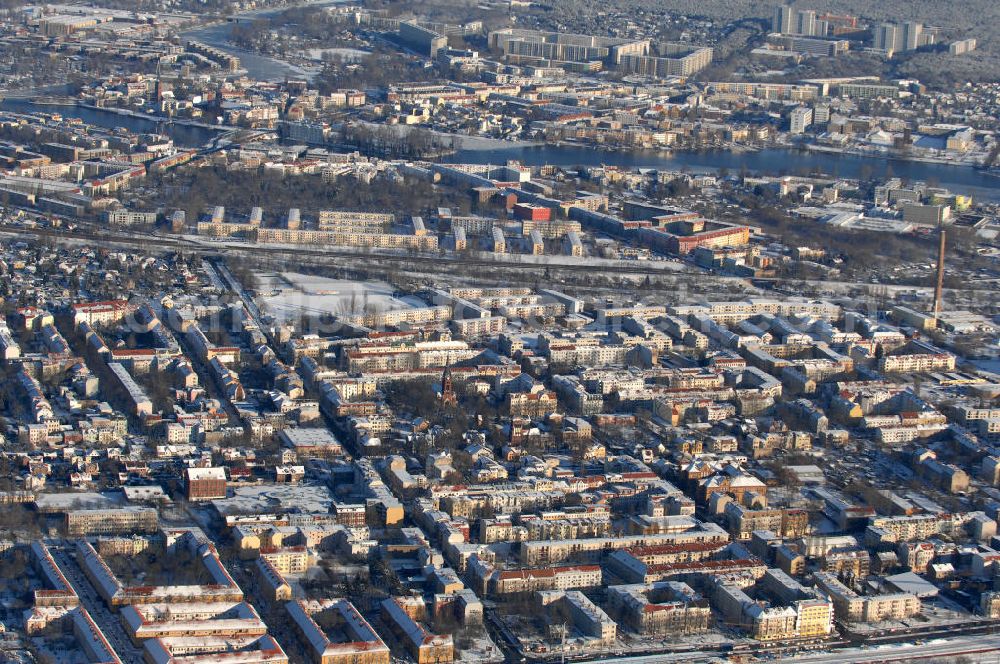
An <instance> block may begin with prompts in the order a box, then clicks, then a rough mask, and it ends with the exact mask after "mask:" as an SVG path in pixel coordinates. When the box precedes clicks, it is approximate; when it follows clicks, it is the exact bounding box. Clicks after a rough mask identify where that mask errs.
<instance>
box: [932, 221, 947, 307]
mask: <svg viewBox="0 0 1000 664" xmlns="http://www.w3.org/2000/svg"><path fill="white" fill-rule="evenodd" d="M944 243H945V232H944V224H941V225H940V226H939V227H938V259H937V284H936V285H935V286H934V323H935V325H936V324H937V317H938V314H940V313H941V294H942V291H943V290H944Z"/></svg>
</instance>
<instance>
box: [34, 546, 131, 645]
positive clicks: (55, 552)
mask: <svg viewBox="0 0 1000 664" xmlns="http://www.w3.org/2000/svg"><path fill="white" fill-rule="evenodd" d="M49 551H51V553H52V558H53V560H55V561H56V564H57V565H58V566H59V569H60V570H61V571H62V573H63V575H65V577H66V580H67V581H69V584H70V585H71V586H73V590H74V591H75V592H76V594H77V595H78V596H79V597H80V604H82V605H83V607H84V608H85V609H87V612H88V613H89V614H90V617H91V618H93V619H94V622H95V623H97V626H98V627H100V628H101V631H102V632H104V636H105V638H106V639H107V640H108V642H109V643H110V644H111V647H112V648H114V649H115V652H116V653H118V656H119V657H120V658H121V660H122V661H123V662H125V664H141V662H142V661H143V657H142V650H141V649H139V648H136V647H135V646H134V645H133V644H132V641H131V640H129V638H128V635H127V634H125V630H124V629H123V628H122V625H121V622H119V620H118V617H117V616H116V615H114V614H113V613H112V612H111V611H110V609H108V607H107V606H106V605H105V603H104V600H103V599H102V598H101V597H100V596H99V595H98V594H97V591H96V590H94V587H93V586H91V585H90V582H89V581H88V580H87V578H86V576H85V575H84V573H83V570H82V569H80V566H79V565H78V564H77V562H76V557H75V556H74V555H73V554H71V553H67V552H66V550H65V549H63V548H61V547H56V546H52V545H50V546H49Z"/></svg>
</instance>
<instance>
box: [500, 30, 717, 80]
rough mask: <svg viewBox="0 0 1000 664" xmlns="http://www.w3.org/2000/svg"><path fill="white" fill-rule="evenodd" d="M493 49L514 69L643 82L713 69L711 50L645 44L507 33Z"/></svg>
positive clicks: (540, 33)
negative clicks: (615, 75) (555, 69)
mask: <svg viewBox="0 0 1000 664" xmlns="http://www.w3.org/2000/svg"><path fill="white" fill-rule="evenodd" d="M489 44H490V47H491V48H495V49H499V50H500V51H502V52H503V54H504V57H505V58H506V60H507V61H508V62H510V63H512V64H540V63H551V64H554V65H558V66H561V67H563V68H565V69H569V70H572V71H599V70H600V69H604V68H608V69H616V70H618V71H621V72H624V73H626V74H640V75H643V76H656V77H665V76H690V75H692V74H695V73H697V72H699V71H701V70H702V69H705V68H706V67H708V66H709V65H710V64H712V53H713V52H712V49H711V48H707V47H699V46H693V45H690V44H677V43H654V42H652V41H651V40H649V39H639V40H632V39H614V38H611V37H598V36H594V35H578V34H569V33H560V32H543V31H539V30H520V29H517V28H506V29H503V30H495V31H493V32H491V33H490V34H489Z"/></svg>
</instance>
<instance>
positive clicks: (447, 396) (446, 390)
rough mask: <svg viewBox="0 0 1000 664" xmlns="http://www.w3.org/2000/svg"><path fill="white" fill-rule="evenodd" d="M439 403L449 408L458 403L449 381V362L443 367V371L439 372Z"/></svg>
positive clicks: (453, 388) (453, 387)
mask: <svg viewBox="0 0 1000 664" xmlns="http://www.w3.org/2000/svg"><path fill="white" fill-rule="evenodd" d="M441 403H443V404H448V405H449V406H454V405H455V404H457V403H458V397H457V396H455V386H454V385H453V384H452V380H451V363H450V362H449V363H447V364H445V365H444V371H442V372H441Z"/></svg>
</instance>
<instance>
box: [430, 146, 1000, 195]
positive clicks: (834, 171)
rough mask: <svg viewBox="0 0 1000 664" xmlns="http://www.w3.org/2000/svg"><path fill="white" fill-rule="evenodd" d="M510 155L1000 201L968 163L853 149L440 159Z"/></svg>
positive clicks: (549, 150) (469, 153) (993, 186)
mask: <svg viewBox="0 0 1000 664" xmlns="http://www.w3.org/2000/svg"><path fill="white" fill-rule="evenodd" d="M508 159H514V160H517V161H520V162H521V163H522V164H525V165H527V166H539V165H542V164H554V165H557V166H567V167H570V166H600V165H605V166H625V167H629V168H653V169H661V170H674V171H679V170H682V169H687V170H690V171H693V172H699V171H700V172H716V171H718V170H719V169H720V168H726V169H728V170H729V171H730V172H731V173H738V172H739V171H740V170H742V169H746V170H747V171H749V172H751V173H760V174H769V175H805V174H808V173H824V174H827V175H833V176H838V177H844V178H859V177H862V176H868V177H883V178H884V177H887V176H890V175H895V176H896V177H900V178H907V179H909V180H922V181H924V182H927V181H931V182H935V183H936V184H937V185H938V186H942V187H947V188H949V189H951V190H953V191H955V192H956V193H960V194H971V195H972V196H974V197H976V198H978V199H980V200H987V201H1000V178H998V177H993V176H990V175H987V174H986V173H984V172H982V171H979V170H976V169H974V168H971V167H969V166H952V165H949V164H933V163H928V162H921V161H905V160H899V159H884V158H880V157H868V156H862V155H855V154H830V153H825V152H800V151H797V150H785V149H780V148H776V149H767V150H760V151H757V152H730V151H728V150H706V151H702V152H675V153H667V152H660V151H658V150H631V151H619V150H607V149H601V148H594V147H588V146H579V145H558V146H555V145H542V146H531V147H511V148H498V149H492V150H460V151H459V152H456V153H455V154H453V155H450V156H448V157H447V158H445V159H443V161H445V162H449V163H472V164H503V163H505V162H506V161H507V160H508Z"/></svg>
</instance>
